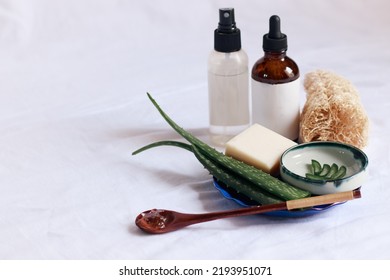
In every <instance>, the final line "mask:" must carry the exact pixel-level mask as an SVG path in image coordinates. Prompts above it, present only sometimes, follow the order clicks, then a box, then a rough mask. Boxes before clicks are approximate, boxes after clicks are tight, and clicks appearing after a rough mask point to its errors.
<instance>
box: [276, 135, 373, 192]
mask: <svg viewBox="0 0 390 280" xmlns="http://www.w3.org/2000/svg"><path fill="white" fill-rule="evenodd" d="M313 159H314V160H316V161H318V162H319V163H320V164H321V166H322V165H323V164H329V165H332V164H333V163H335V164H337V165H338V166H345V167H346V169H347V170H346V174H345V176H343V177H342V178H341V179H333V180H331V179H315V180H314V179H309V178H306V173H311V172H312V171H311V162H312V160H313ZM367 165H368V158H367V156H366V154H365V153H364V152H363V151H361V150H360V149H358V148H356V147H354V146H351V145H347V144H342V143H338V142H322V141H319V142H310V143H305V144H299V145H296V146H294V147H291V148H289V149H288V150H286V151H285V152H284V153H283V155H282V156H281V161H280V176H281V178H282V180H283V181H285V182H287V183H289V184H291V185H293V186H295V187H298V188H301V189H304V190H307V191H309V192H310V193H312V194H315V195H322V194H330V193H336V192H344V191H350V190H354V189H356V188H359V187H361V186H362V184H363V183H364V181H365V179H366V177H367Z"/></svg>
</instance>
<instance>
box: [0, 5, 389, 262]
mask: <svg viewBox="0 0 390 280" xmlns="http://www.w3.org/2000/svg"><path fill="white" fill-rule="evenodd" d="M222 7H234V8H235V11H236V21H237V25H238V27H239V28H240V29H241V32H242V45H243V48H244V49H245V50H246V51H247V53H248V56H249V59H250V64H251V65H253V63H254V62H255V61H256V60H257V59H258V58H259V57H260V56H262V49H261V43H262V42H261V40H262V36H263V34H264V33H266V32H267V31H268V19H269V17H270V16H271V15H273V14H278V15H279V16H280V17H281V20H282V31H283V32H284V33H286V34H287V35H288V40H289V50H288V55H289V56H290V57H292V58H293V59H294V60H295V61H296V62H297V63H298V64H299V66H300V70H301V74H302V76H303V75H304V74H305V73H307V72H310V71H313V70H316V69H325V70H331V71H334V72H336V73H338V74H340V75H342V76H344V77H346V78H347V79H349V80H351V81H352V82H353V83H354V85H355V86H356V87H357V88H358V90H359V92H360V94H361V98H362V102H363V104H364V107H365V109H366V110H367V113H368V115H369V117H370V122H371V127H370V139H369V145H368V146H367V147H366V148H365V149H364V150H365V152H366V153H367V154H368V156H369V160H370V165H369V170H370V176H369V179H368V181H367V183H366V184H365V185H364V186H363V187H362V195H363V197H362V199H359V200H356V201H352V202H349V203H346V204H344V205H342V206H338V207H335V208H333V209H332V210H329V211H326V212H323V213H321V214H318V215H316V216H312V217H307V218H300V219H293V218H290V219H285V218H270V217H266V216H252V217H244V218H235V219H226V220H219V221H214V222H210V223H206V224H200V225H195V226H192V227H188V228H186V229H183V230H180V231H177V232H173V233H170V234H165V235H156V236H152V235H146V234H144V233H143V232H141V231H140V230H139V229H138V228H136V227H135V225H134V219H135V217H136V216H137V214H138V213H140V212H142V211H143V210H147V209H150V208H155V207H157V208H165V209H174V210H178V211H181V212H206V211H219V210H226V209H232V208H235V207H238V205H236V204H235V203H234V202H232V201H228V200H226V199H224V198H223V197H222V196H221V195H220V194H219V192H218V191H217V190H216V189H215V188H214V187H213V186H212V182H211V177H210V175H209V174H208V173H207V171H206V170H204V169H203V168H202V166H201V165H200V164H199V163H198V162H197V160H196V159H195V158H194V157H193V155H191V154H190V153H188V152H187V151H184V150H179V149H176V148H172V147H164V148H158V149H154V150H150V151H147V152H145V153H143V154H140V155H137V156H132V155H131V152H132V151H134V150H135V149H137V148H139V147H140V146H143V145H145V144H148V143H150V142H153V141H157V140H166V139H175V140H179V139H181V138H180V137H179V136H178V135H177V134H176V133H175V132H174V131H173V130H172V129H171V128H170V127H169V126H168V125H167V124H166V123H165V122H164V120H163V119H162V118H161V117H160V115H159V114H158V113H157V111H156V110H155V109H154V107H153V106H152V104H151V103H150V102H149V100H148V99H147V97H146V94H145V93H146V92H147V91H149V92H150V93H151V94H152V95H153V96H154V97H155V99H156V100H157V101H158V102H159V103H160V105H161V106H162V107H163V108H164V109H165V110H166V112H167V113H168V114H169V115H171V117H172V118H173V119H174V120H176V121H177V122H178V123H179V124H180V125H181V126H183V127H184V128H186V129H189V130H190V131H191V132H193V133H194V134H195V135H196V136H198V137H201V138H203V139H206V140H207V128H208V107H207V106H208V103H207V102H208V101H207V70H206V69H207V57H208V54H209V52H210V51H211V49H212V48H213V30H214V29H215V28H216V26H217V22H218V8H222ZM389 9H390V4H389V3H388V1H385V0H383V1H380V0H372V1H369V2H367V1H363V0H355V1H352V0H341V1H335V0H332V1H310V0H298V1H287V0H284V1H283V0H278V1H255V0H248V1H227V0H226V1H223V0H220V1H215V0H214V1H206V0H200V1H197V2H196V3H191V2H189V1H173V0H165V1H151V0H145V1H133V0H128V1H126V0H111V1H108V0H94V1H92V0H84V1H76V0H68V1H60V0H30V1H28V0H0V147H1V148H0V258H1V259H388V258H390V238H389V235H390V220H389V218H388V215H389V211H390V203H389V201H390V189H389V186H390V179H389V175H388V174H389V173H388V170H389V167H390V146H389V138H390V121H389V109H390V99H389V93H390V82H389V81H390V80H389V74H390V71H389V65H390V48H389V46H390V39H389V28H390V17H389V16H388V11H389ZM301 94H302V104H303V102H304V100H305V93H304V92H303V91H302V93H301Z"/></svg>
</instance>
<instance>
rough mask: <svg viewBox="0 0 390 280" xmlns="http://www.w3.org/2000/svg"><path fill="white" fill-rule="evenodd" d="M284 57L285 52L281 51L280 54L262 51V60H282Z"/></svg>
mask: <svg viewBox="0 0 390 280" xmlns="http://www.w3.org/2000/svg"><path fill="white" fill-rule="evenodd" d="M285 57H286V51H282V52H268V51H264V58H269V59H283V58H285Z"/></svg>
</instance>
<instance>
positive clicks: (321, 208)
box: [213, 178, 344, 218]
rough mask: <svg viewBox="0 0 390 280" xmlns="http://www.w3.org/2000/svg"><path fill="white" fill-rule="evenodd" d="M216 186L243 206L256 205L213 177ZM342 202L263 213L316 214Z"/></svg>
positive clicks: (279, 215) (271, 214) (230, 198)
mask: <svg viewBox="0 0 390 280" xmlns="http://www.w3.org/2000/svg"><path fill="white" fill-rule="evenodd" d="M213 183H214V186H215V188H216V189H217V190H219V192H220V193H221V194H222V195H223V196H224V197H225V198H227V199H229V200H232V201H234V202H236V203H238V204H239V205H241V206H245V207H248V206H255V204H253V203H251V202H250V201H249V199H248V198H246V197H243V196H239V195H237V194H232V193H230V192H229V191H228V190H227V188H226V187H225V186H223V184H221V183H219V182H218V181H217V180H216V179H215V178H214V179H213ZM342 203H344V202H341V203H333V204H326V205H320V206H315V207H311V208H308V209H305V210H292V211H288V210H280V211H273V212H269V213H265V214H262V215H267V216H274V217H283V218H299V217H307V216H311V215H315V214H319V213H322V212H323V211H326V210H329V209H331V208H333V207H334V206H337V205H340V204H342Z"/></svg>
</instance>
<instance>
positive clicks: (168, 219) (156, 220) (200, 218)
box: [135, 189, 361, 233]
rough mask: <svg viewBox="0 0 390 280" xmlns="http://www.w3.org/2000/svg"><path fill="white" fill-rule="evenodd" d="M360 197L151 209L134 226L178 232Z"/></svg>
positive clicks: (350, 194) (355, 193) (353, 193)
mask: <svg viewBox="0 0 390 280" xmlns="http://www.w3.org/2000/svg"><path fill="white" fill-rule="evenodd" d="M360 197H361V193H360V189H356V190H353V191H348V192H340V193H334V194H327V195H321V196H313V197H309V198H302V199H297V200H289V201H286V202H282V203H277V204H270V205H264V206H253V207H247V208H240V209H236V210H228V211H221V212H211V213H204V214H185V213H179V212H176V211H172V210H164V209H151V210H147V211H145V212H142V213H141V214H139V215H138V216H137V218H136V219H135V224H136V225H137V226H138V227H139V228H140V229H142V230H143V231H145V232H148V233H166V232H170V231H174V230H178V229H180V228H183V227H186V226H189V225H193V224H198V223H203V222H209V221H213V220H217V219H224V218H231V217H238V216H247V215H253V214H261V213H266V212H271V211H277V210H293V209H300V208H306V207H312V206H317V205H324V204H331V203H335V202H343V201H347V200H352V199H355V198H360Z"/></svg>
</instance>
